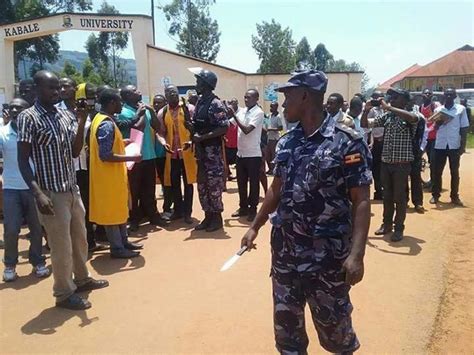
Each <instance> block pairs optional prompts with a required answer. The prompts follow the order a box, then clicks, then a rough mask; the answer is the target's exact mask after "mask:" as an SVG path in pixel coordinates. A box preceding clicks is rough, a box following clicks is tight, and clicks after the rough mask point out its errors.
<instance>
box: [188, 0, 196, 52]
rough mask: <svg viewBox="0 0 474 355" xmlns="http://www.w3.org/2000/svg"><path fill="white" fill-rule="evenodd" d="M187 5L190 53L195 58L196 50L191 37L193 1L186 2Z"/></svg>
mask: <svg viewBox="0 0 474 355" xmlns="http://www.w3.org/2000/svg"><path fill="white" fill-rule="evenodd" d="M186 5H187V12H188V18H187V20H188V23H187V25H188V41H189V51H190V53H189V54H190V55H191V56H192V57H195V55H194V50H193V36H192V35H191V0H187V1H186Z"/></svg>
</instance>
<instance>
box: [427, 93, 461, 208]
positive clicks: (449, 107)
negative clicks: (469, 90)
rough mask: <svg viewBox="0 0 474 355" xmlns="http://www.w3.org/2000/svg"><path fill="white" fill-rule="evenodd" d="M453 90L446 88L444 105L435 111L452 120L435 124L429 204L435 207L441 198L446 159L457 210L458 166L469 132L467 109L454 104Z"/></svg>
mask: <svg viewBox="0 0 474 355" xmlns="http://www.w3.org/2000/svg"><path fill="white" fill-rule="evenodd" d="M456 96H457V94H456V89H454V88H447V89H446V90H445V91H444V97H445V103H444V105H443V106H441V107H438V108H437V109H436V110H435V112H436V113H438V112H440V111H441V112H442V113H444V115H443V116H448V117H451V118H450V119H448V120H443V121H442V122H439V123H436V125H437V126H438V131H437V133H436V142H435V147H434V148H435V151H434V163H435V174H434V181H433V189H432V195H433V197H432V198H431V200H430V203H431V204H437V203H438V201H439V197H440V196H441V186H442V180H441V178H442V175H443V170H444V166H445V165H446V160H447V159H449V170H450V172H451V202H452V203H453V204H455V205H457V206H463V203H462V202H461V200H460V199H459V162H460V160H461V155H462V154H463V153H464V152H465V150H466V137H467V131H468V129H469V120H468V119H467V114H466V108H465V107H464V106H462V105H458V104H455V103H454V99H455V98H456Z"/></svg>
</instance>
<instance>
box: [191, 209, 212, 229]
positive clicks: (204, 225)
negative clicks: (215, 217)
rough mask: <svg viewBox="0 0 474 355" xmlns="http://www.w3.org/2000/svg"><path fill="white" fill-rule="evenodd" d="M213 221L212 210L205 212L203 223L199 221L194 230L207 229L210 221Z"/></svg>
mask: <svg viewBox="0 0 474 355" xmlns="http://www.w3.org/2000/svg"><path fill="white" fill-rule="evenodd" d="M210 222H211V213H210V212H205V217H204V219H203V220H202V221H201V223H199V224H198V225H197V226H196V227H195V228H194V230H195V231H202V230H205V229H206V228H207V227H208V226H209V223H210Z"/></svg>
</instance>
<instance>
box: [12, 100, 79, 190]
mask: <svg viewBox="0 0 474 355" xmlns="http://www.w3.org/2000/svg"><path fill="white" fill-rule="evenodd" d="M77 128H78V122H77V120H76V118H75V117H74V116H73V115H72V114H71V112H69V111H68V110H65V109H62V108H58V107H55V108H54V109H53V110H52V111H50V112H48V111H47V110H46V109H45V108H44V107H43V106H41V104H40V103H39V102H38V101H37V102H36V103H35V104H34V105H33V106H32V107H30V108H29V109H26V110H24V111H23V112H21V113H20V115H19V116H18V142H26V143H30V144H31V150H32V151H31V153H32V159H33V164H34V166H35V172H36V180H37V182H38V184H39V186H40V188H41V189H43V190H47V191H53V192H67V191H71V190H73V188H74V187H75V185H76V173H75V169H74V163H73V158H72V144H73V141H74V139H75V136H76V133H77Z"/></svg>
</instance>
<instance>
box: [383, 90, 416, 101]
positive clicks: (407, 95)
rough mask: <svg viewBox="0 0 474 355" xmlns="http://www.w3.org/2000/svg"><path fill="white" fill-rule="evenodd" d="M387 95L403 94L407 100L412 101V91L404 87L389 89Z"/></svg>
mask: <svg viewBox="0 0 474 355" xmlns="http://www.w3.org/2000/svg"><path fill="white" fill-rule="evenodd" d="M387 95H390V96H402V97H404V98H405V99H406V100H407V101H410V98H411V96H410V92H408V91H406V90H402V89H396V88H390V89H388V90H387Z"/></svg>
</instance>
